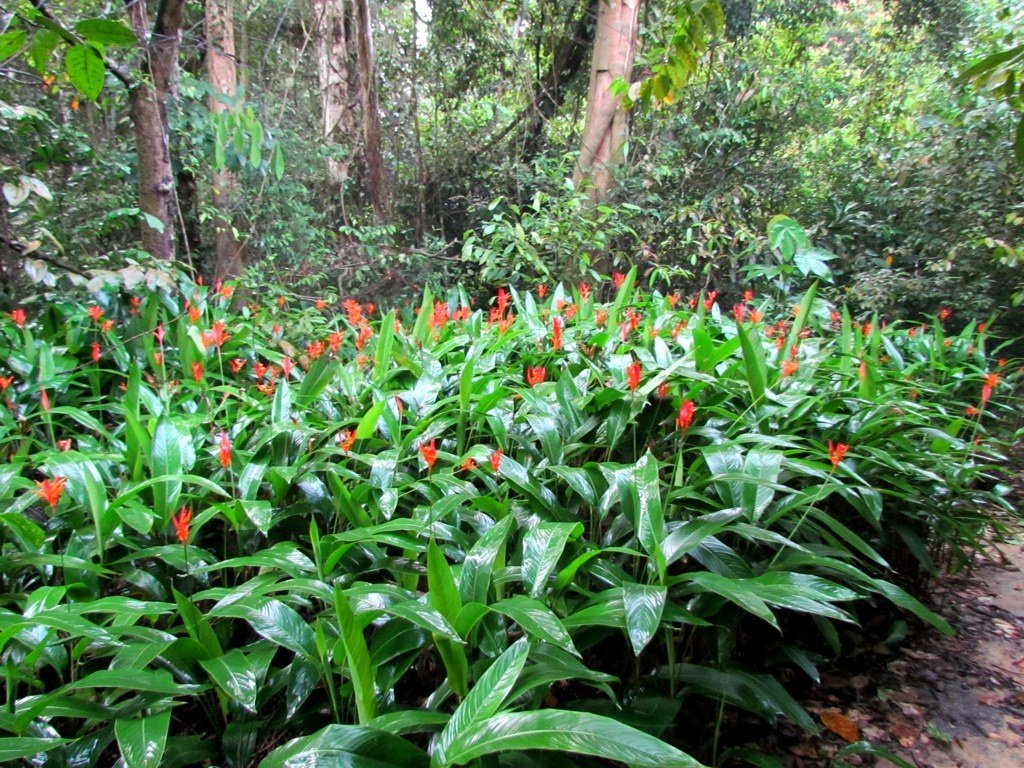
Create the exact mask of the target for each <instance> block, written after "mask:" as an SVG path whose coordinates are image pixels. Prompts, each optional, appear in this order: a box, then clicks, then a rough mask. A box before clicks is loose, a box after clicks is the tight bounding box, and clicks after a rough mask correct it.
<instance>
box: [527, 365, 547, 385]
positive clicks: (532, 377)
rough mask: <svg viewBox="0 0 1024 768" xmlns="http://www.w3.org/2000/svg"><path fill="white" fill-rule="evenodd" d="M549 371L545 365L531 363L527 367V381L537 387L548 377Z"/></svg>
mask: <svg viewBox="0 0 1024 768" xmlns="http://www.w3.org/2000/svg"><path fill="white" fill-rule="evenodd" d="M547 375H548V371H547V368H545V367H544V366H543V365H537V366H533V365H529V366H527V367H526V383H527V384H529V385H530V386H531V387H536V386H537V385H538V384H540V383H542V382H543V381H544V379H546V378H547Z"/></svg>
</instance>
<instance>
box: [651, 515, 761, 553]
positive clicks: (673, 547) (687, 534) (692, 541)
mask: <svg viewBox="0 0 1024 768" xmlns="http://www.w3.org/2000/svg"><path fill="white" fill-rule="evenodd" d="M742 516H743V511H742V510H741V509H738V508H735V507H734V508H732V509H723V510H720V511H718V512H711V513H710V514H707V515H702V516H700V517H695V518H693V519H692V520H687V521H686V522H685V523H683V524H682V525H680V526H679V527H678V528H675V529H673V530H672V532H671V533H670V534H669V535H668V536H667V537H665V540H664V541H662V542H661V551H662V552H663V553H664V555H665V562H666V563H667V564H669V565H671V564H672V563H674V562H675V561H676V560H678V559H679V558H681V557H684V556H686V555H687V554H689V553H690V550H692V549H693V548H694V547H697V546H699V545H700V544H701V542H703V541H704V539H706V538H708V537H709V536H714V535H715V534H716V533H718V532H719V531H721V530H722V529H723V528H725V527H726V526H728V525H729V524H730V523H732V522H734V521H736V520H738V519H739V518H741V517H742Z"/></svg>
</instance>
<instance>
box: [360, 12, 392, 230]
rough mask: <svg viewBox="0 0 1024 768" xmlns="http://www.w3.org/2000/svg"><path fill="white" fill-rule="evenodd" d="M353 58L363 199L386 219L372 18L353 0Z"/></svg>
mask: <svg viewBox="0 0 1024 768" xmlns="http://www.w3.org/2000/svg"><path fill="white" fill-rule="evenodd" d="M354 3H355V4H354V9H355V14H354V19H355V26H356V57H357V60H358V62H359V106H360V108H361V112H362V115H361V116H362V123H363V152H364V157H365V159H366V195H367V197H369V198H370V204H371V205H372V206H373V213H374V216H376V217H377V219H378V220H383V219H385V217H386V211H387V195H386V190H385V188H384V162H383V160H382V159H381V154H380V105H379V102H378V98H377V69H376V64H375V62H374V53H373V18H372V16H371V14H370V4H369V0H354Z"/></svg>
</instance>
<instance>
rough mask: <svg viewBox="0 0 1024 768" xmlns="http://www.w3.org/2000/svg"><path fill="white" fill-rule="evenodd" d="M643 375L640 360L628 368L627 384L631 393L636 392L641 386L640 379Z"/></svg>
mask: <svg viewBox="0 0 1024 768" xmlns="http://www.w3.org/2000/svg"><path fill="white" fill-rule="evenodd" d="M642 375H643V366H642V365H641V364H640V361H639V360H634V361H633V362H632V363H630V364H629V365H627V366H626V383H627V384H628V385H629V389H630V391H631V392H632V391H635V390H636V388H637V387H639V386H640V377H641V376H642Z"/></svg>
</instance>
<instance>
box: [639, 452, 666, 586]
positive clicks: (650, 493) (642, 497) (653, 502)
mask: <svg viewBox="0 0 1024 768" xmlns="http://www.w3.org/2000/svg"><path fill="white" fill-rule="evenodd" d="M632 491H633V501H634V504H635V509H636V528H637V531H636V534H637V538H638V539H639V540H640V545H641V546H642V547H643V548H644V550H645V551H646V552H647V554H649V555H650V556H651V557H653V558H654V561H655V563H656V564H657V567H658V576H659V578H660V579H661V580H662V582H664V579H665V561H664V557H663V555H662V552H661V544H662V542H663V541H664V540H665V534H666V532H665V513H664V510H663V509H662V506H661V482H660V480H659V478H658V460H657V459H656V458H654V455H653V454H652V453H651V452H650V451H647V453H645V454H644V455H643V457H642V458H641V459H640V461H638V462H637V463H636V468H635V470H634V474H633V483H632Z"/></svg>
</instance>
